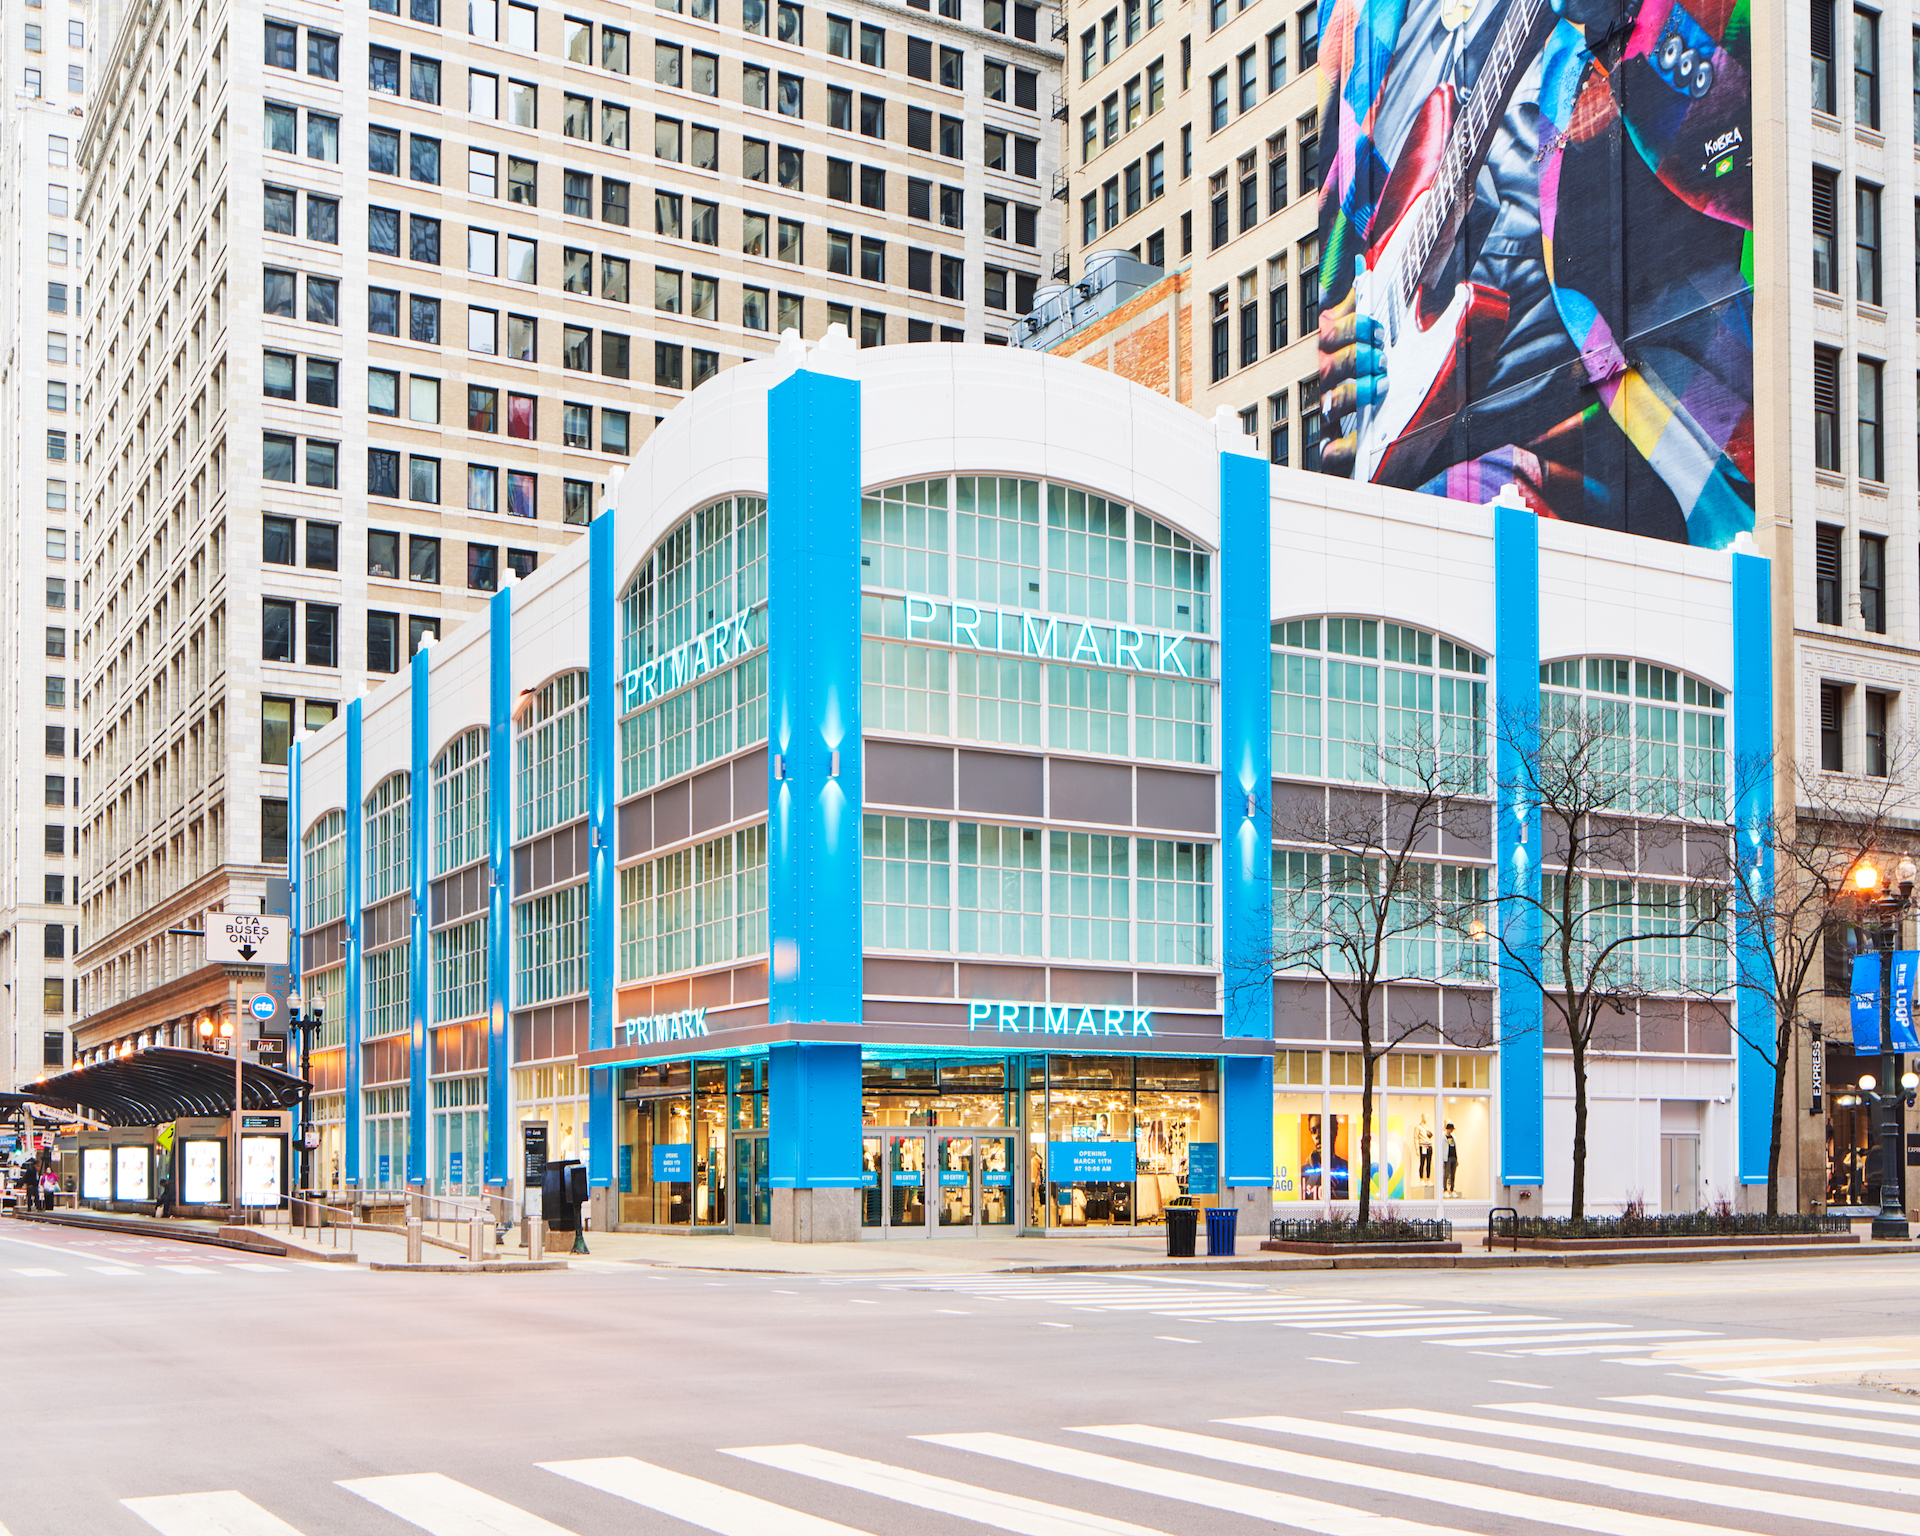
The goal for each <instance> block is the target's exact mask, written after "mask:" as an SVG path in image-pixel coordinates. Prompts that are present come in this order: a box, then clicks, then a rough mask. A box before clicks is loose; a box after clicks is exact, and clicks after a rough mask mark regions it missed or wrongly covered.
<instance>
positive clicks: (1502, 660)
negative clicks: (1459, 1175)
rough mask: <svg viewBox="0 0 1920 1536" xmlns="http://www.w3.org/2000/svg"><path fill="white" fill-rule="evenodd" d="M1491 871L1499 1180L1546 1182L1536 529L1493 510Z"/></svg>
mask: <svg viewBox="0 0 1920 1536" xmlns="http://www.w3.org/2000/svg"><path fill="white" fill-rule="evenodd" d="M1493 519H1494V520H1493V594H1494V595H1493V600H1494V614H1493V622H1494V658H1493V670H1494V686H1493V698H1494V709H1493V722H1492V724H1493V735H1494V785H1495V794H1496V796H1497V801H1496V805H1497V822H1498V833H1497V835H1496V837H1495V852H1496V855H1497V857H1498V859H1499V867H1498V868H1497V869H1496V870H1495V871H1494V875H1495V878H1496V880H1497V881H1498V883H1499V894H1500V895H1502V896H1505V897H1508V898H1518V899H1509V900H1507V901H1504V902H1502V903H1501V906H1500V908H1499V914H1500V915H1499V919H1498V921H1499V923H1500V945H1499V967H1500V977H1499V982H1500V1001H1499V1019H1500V1182H1501V1183H1503V1184H1542V1183H1545V1182H1546V1176H1547V1149H1546V1140H1547V1134H1546V1102H1545V1094H1546V1042H1545V1040H1544V1039H1543V1037H1542V1034H1541V1024H1542V1019H1541V1004H1540V988H1539V984H1538V982H1537V981H1536V979H1535V978H1537V977H1538V976H1539V975H1540V910H1539V908H1538V906H1537V905H1534V903H1536V902H1537V901H1538V900H1539V896H1540V808H1539V807H1538V806H1537V805H1536V804H1534V802H1533V799H1532V797H1531V796H1530V795H1529V794H1527V792H1526V789H1525V779H1526V775H1525V774H1524V773H1523V772H1522V769H1521V765H1522V764H1523V763H1524V762H1525V760H1526V756H1527V755H1528V754H1530V753H1531V752H1532V750H1533V746H1532V742H1533V738H1534V737H1535V735H1536V734H1537V732H1538V727H1539V720H1540V524H1539V522H1538V521H1537V520H1536V519H1535V517H1534V515H1533V514H1532V513H1531V512H1527V511H1523V510H1521V509H1518V508H1514V507H1495V508H1494V513H1493Z"/></svg>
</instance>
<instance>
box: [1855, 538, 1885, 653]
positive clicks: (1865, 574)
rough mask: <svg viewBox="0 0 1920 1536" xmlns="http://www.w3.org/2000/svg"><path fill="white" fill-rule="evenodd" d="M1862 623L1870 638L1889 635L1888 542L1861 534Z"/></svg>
mask: <svg viewBox="0 0 1920 1536" xmlns="http://www.w3.org/2000/svg"><path fill="white" fill-rule="evenodd" d="M1860 620H1861V622H1862V623H1863V624H1864V625H1865V626H1866V630H1867V633H1868V634H1870V635H1884V634H1885V633H1886V632H1887V541H1886V539H1885V538H1884V537H1883V536H1881V535H1879V534H1875V533H1863V534H1861V535H1860Z"/></svg>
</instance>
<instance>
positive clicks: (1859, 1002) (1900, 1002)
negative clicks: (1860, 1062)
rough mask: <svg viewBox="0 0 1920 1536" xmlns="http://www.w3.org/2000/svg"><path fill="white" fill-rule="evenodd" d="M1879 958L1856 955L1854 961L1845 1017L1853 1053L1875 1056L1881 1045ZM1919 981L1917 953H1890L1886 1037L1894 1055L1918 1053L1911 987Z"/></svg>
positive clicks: (1919, 962)
mask: <svg viewBox="0 0 1920 1536" xmlns="http://www.w3.org/2000/svg"><path fill="white" fill-rule="evenodd" d="M1880 975H1881V956H1879V955H1856V956H1854V960H1853V988H1852V994H1851V997H1850V998H1849V1005H1848V1010H1847V1011H1848V1016H1849V1018H1850V1019H1851V1021H1852V1024H1853V1053H1854V1055H1856V1056H1877V1055H1879V1054H1880V1051H1881V1049H1882V1046H1881V1041H1880ZM1916 980H1920V950H1911V949H1901V950H1895V951H1894V953H1893V993H1892V996H1893V1004H1892V1007H1891V1008H1890V1009H1889V1010H1888V1033H1889V1035H1890V1037H1891V1039H1892V1048H1893V1049H1894V1050H1896V1051H1916V1050H1920V1036H1916V1034H1915V1031H1914V984H1915V981H1916Z"/></svg>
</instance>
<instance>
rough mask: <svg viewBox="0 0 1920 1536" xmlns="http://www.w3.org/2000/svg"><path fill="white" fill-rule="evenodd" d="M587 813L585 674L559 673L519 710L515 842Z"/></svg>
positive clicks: (515, 764) (515, 760)
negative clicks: (516, 839) (517, 839)
mask: <svg viewBox="0 0 1920 1536" xmlns="http://www.w3.org/2000/svg"><path fill="white" fill-rule="evenodd" d="M586 809H587V674H586V673H585V672H563V673H561V674H560V676H558V677H556V678H554V679H553V681H552V682H550V683H548V684H547V685H546V686H545V687H544V688H542V689H541V690H540V691H539V692H538V693H537V694H535V695H534V696H533V700H532V702H531V703H530V704H528V705H527V706H526V707H525V708H524V709H523V710H522V712H521V716H520V722H519V739H518V740H517V741H516V742H515V743H514V816H513V835H514V836H515V838H527V837H532V836H534V835H535V834H536V833H539V832H545V831H546V830H547V829H548V828H549V827H557V826H559V825H560V824H561V823H563V822H568V821H572V820H573V819H574V817H576V816H580V815H584V814H585V812H586Z"/></svg>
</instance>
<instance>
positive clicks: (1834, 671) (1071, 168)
mask: <svg viewBox="0 0 1920 1536" xmlns="http://www.w3.org/2000/svg"><path fill="white" fill-rule="evenodd" d="M1317 15H1318V8H1317V7H1313V6H1309V7H1307V8H1305V9H1300V8H1298V7H1296V6H1295V5H1293V4H1292V3H1291V0H1253V3H1250V4H1242V3H1240V0H1188V3H1180V0H1082V3H1078V4H1074V5H1072V6H1071V7H1070V8H1069V10H1068V12H1067V14H1066V17H1065V27H1064V30H1065V33H1066V37H1067V41H1066V54H1067V56H1066V59H1065V61H1064V64H1063V69H1064V72H1065V78H1066V101H1065V120H1066V129H1067V134H1066V142H1065V145H1064V147H1063V155H1064V159H1065V163H1066V165H1067V172H1066V178H1065V185H1064V188H1063V191H1064V195H1065V200H1066V203H1067V208H1068V213H1067V223H1068V245H1069V247H1070V251H1071V257H1072V259H1071V263H1070V269H1071V270H1070V273H1069V275H1070V276H1071V278H1072V279H1073V280H1074V284H1075V286H1071V287H1065V288H1053V287H1049V288H1045V289H1043V290H1042V292H1041V295H1040V301H1039V304H1038V305H1037V307H1036V311H1035V313H1034V314H1033V315H1032V316H1031V317H1030V319H1029V320H1028V321H1027V322H1025V323H1023V325H1022V327H1021V329H1020V332H1019V336H1020V341H1021V344H1022V345H1027V346H1038V347H1044V348H1047V349H1049V350H1052V351H1054V352H1056V353H1058V354H1060V355H1064V356H1073V357H1079V358H1081V359H1083V360H1085V361H1087V362H1090V363H1093V364H1094V365H1096V366H1099V367H1104V368H1111V369H1113V370H1115V371H1116V372H1119V373H1122V374H1124V375H1125V376H1127V377H1129V378H1132V379H1135V380H1137V381H1139V382H1141V383H1144V384H1147V385H1148V386H1150V387H1152V388H1156V389H1160V390H1162V391H1164V392H1166V393H1167V394H1169V395H1171V396H1172V397H1173V398H1174V399H1177V400H1180V401H1182V402H1185V403H1187V404H1190V405H1192V406H1193V407H1194V408H1195V409H1196V410H1199V411H1201V412H1202V413H1204V414H1208V415H1212V414H1214V413H1215V411H1217V410H1218V409H1219V408H1221V407H1223V406H1224V407H1227V408H1230V409H1231V410H1232V411H1233V412H1234V413H1236V414H1237V415H1238V417H1239V419H1240V421H1241V424H1242V426H1243V428H1244V430H1246V431H1248V432H1249V433H1259V434H1260V435H1261V436H1262V438H1263V446H1264V447H1265V449H1266V451H1267V454H1268V457H1269V458H1270V459H1271V460H1272V462H1273V463H1275V464H1289V465H1292V466H1294V467H1296V468H1307V469H1313V468H1317V467H1318V448H1319V443H1320V440H1321V431H1320V412H1319V398H1320V385H1319V379H1318V374H1319V366H1320V363H1319V357H1318V352H1317V345H1316V340H1315V331H1316V328H1317V324H1318V317H1319V308H1320V300H1319V286H1318V282H1317V280H1316V277H1315V269H1316V266H1317V264H1318V261H1319V256H1320V247H1319V233H1320V232H1319V228H1318V216H1319V209H1318V206H1317V204H1318V199H1317V197H1316V196H1315V193H1316V185H1315V182H1316V177H1317V174H1318V165H1317V159H1318V155H1317V145H1318V135H1319V122H1318V118H1317V115H1316V114H1317V109H1318V107H1319V105H1320V103H1319V101H1318V93H1319V91H1320V88H1321V87H1320V82H1319V80H1318V78H1317V75H1316V68H1315V65H1316V54H1317V42H1318V25H1319V24H1318V21H1317ZM1751 26H1752V60H1753V75H1752V82H1751V90H1752V98H1751V105H1752V119H1751V132H1752V144H1751V152H1752V165H1753V177H1754V188H1753V190H1754V242H1753V260H1752V272H1753V280H1754V290H1755V291H1754V316H1755V321H1754V336H1753V346H1754V355H1753V367H1754V391H1755V401H1754V407H1755V409H1754V449H1753V460H1752V462H1753V484H1754V491H1755V499H1756V503H1757V518H1756V527H1755V541H1756V543H1757V546H1758V548H1759V551H1760V552H1761V553H1763V554H1765V555H1767V556H1769V557H1770V558H1771V559H1772V560H1773V562H1774V580H1775V589H1776V605H1775V612H1774V637H1775V650H1776V658H1775V685H1776V690H1777V693H1776V700H1775V723H1776V732H1777V752H1778V757H1779V764H1780V774H1779V781H1778V782H1779V793H1780V795H1781V796H1782V797H1791V796H1793V795H1795V793H1796V789H1797V786H1798V785H1799V784H1800V783H1802V782H1811V783H1813V784H1815V785H1820V786H1826V787H1827V788H1834V787H1841V788H1844V786H1846V785H1848V784H1854V785H1865V786H1866V787H1867V788H1868V790H1869V791H1870V792H1873V791H1874V789H1875V786H1874V785H1873V783H1872V782H1871V781H1873V780H1875V779H1877V778H1881V777H1884V776H1885V775H1887V774H1888V773H1889V772H1890V771H1891V772H1892V773H1893V774H1895V775H1896V776H1897V775H1899V774H1900V773H1901V772H1902V770H1903V768H1905V767H1906V765H1908V764H1910V763H1911V762H1912V761H1913V752H1912V749H1911V747H1912V743H1913V741H1914V739H1915V738H1914V736H1913V734H1912V733H1913V730H1914V722H1915V719H1916V716H1915V709H1916V707H1920V703H1917V701H1920V514H1917V513H1916V497H1917V496H1920V460H1917V459H1916V446H1915V445H1916V440H1917V432H1916V409H1917V408H1920V400H1917V399H1916V389H1915V381H1916V370H1920V346H1917V345H1916V317H1917V316H1920V307H1917V306H1920V245H1916V243H1915V242H1916V240H1917V239H1920V176H1917V175H1916V167H1917V165H1920V10H1916V8H1915V7H1913V6H1911V5H1904V6H1902V5H1890V6H1879V5H1870V4H1857V5H1850V4H1840V3H1838V0H1790V3H1776V0H1762V3H1759V4H1756V5H1755V6H1753V7H1752V10H1751ZM1903 45H1905V46H1903ZM1910 209H1911V210H1912V213H1913V218H1912V220H1911V221H1909V217H1908V212H1909V210H1910ZM1903 742H1904V743H1906V745H1905V746H1904V747H1903V746H1902V743H1903ZM1801 776H1804V778H1803V777H1801ZM1824 794H1825V790H1824V789H1822V790H1816V791H1814V792H1813V794H1812V795H1802V796H1801V797H1800V798H1801V799H1802V800H1803V801H1806V800H1808V799H1811V798H1813V796H1814V795H1824ZM1891 798H1892V801H1893V802H1894V804H1895V806H1896V813H1895V817H1894V820H1895V822H1896V824H1897V825H1898V826H1900V827H1904V828H1908V829H1911V835H1912V839H1913V842H1914V844H1915V846H1917V847H1920V785H1914V786H1911V787H1909V786H1907V785H1904V784H1898V783H1896V784H1895V785H1894V786H1893V789H1892V795H1891ZM1808 808H1809V807H1807V806H1805V805H1803V806H1802V809H1803V810H1804V809H1808ZM1897 835H1904V834H1897ZM1896 840H1897V838H1896ZM1909 939H1911V930H1909ZM1843 951H1844V944H1842V945H1836V947H1835V952H1834V958H1833V961H1832V963H1830V965H1829V966H1828V968H1827V973H1826V974H1824V975H1816V976H1815V977H1814V979H1813V985H1812V987H1811V989H1810V993H1809V995H1808V996H1807V997H1806V998H1805V999H1804V1000H1803V1014H1804V1016H1805V1017H1806V1018H1807V1019H1809V1020H1811V1019H1814V1018H1819V1019H1820V1020H1821V1023H1822V1025H1823V1028H1824V1032H1825V1036H1826V1041H1827V1046H1826V1048H1825V1052H1824V1060H1823V1062H1822V1067H1823V1069H1824V1071H1823V1076H1824V1078H1825V1080H1826V1084H1827V1087H1828V1091H1827V1093H1826V1094H1825V1095H1824V1097H1823V1098H1822V1100H1821V1101H1820V1103H1819V1106H1818V1108H1816V1107H1815V1102H1814V1098H1813V1091H1814V1090H1813V1075H1812V1066H1811V1062H1810V1060H1809V1059H1808V1058H1809V1056H1810V1037H1809V1032H1808V1031H1806V1030H1801V1031H1799V1032H1798V1034H1797V1046H1796V1051H1797V1055H1798V1057H1799V1059H1798V1060H1797V1062H1796V1067H1795V1071H1794V1074H1793V1077H1792V1080H1791V1081H1792V1087H1791V1091H1790V1092H1789V1095H1788V1103H1787V1106H1786V1116H1787V1124H1786V1131H1785V1138H1784V1146H1785V1148H1786V1149H1787V1150H1786V1151H1785V1152H1784V1153H1783V1157H1782V1165H1783V1166H1782V1170H1781V1172H1782V1178H1783V1185H1782V1188H1783V1201H1784V1202H1785V1203H1788V1204H1791V1203H1792V1202H1794V1201H1796V1200H1797V1201H1798V1203H1799V1204H1800V1206H1801V1208H1803V1209H1804V1208H1807V1207H1809V1206H1811V1205H1812V1204H1814V1203H1815V1202H1818V1201H1823V1200H1830V1201H1831V1202H1832V1203H1833V1204H1835V1205H1836V1206H1844V1205H1846V1204H1849V1203H1859V1202H1860V1200H1861V1199H1862V1197H1863V1185H1864V1180H1863V1177H1862V1175H1863V1174H1864V1167H1865V1148H1866V1143H1867V1139H1868V1130H1867V1122H1866V1118H1865V1117H1866V1114H1867V1111H1866V1109H1864V1108H1862V1107H1856V1106H1847V1105H1837V1104H1836V1103H1835V1096H1836V1094H1837V1093H1838V1092H1839V1091H1840V1090H1842V1089H1844V1088H1845V1087H1846V1086H1848V1085H1850V1084H1851V1083H1852V1082H1853V1081H1854V1080H1855V1075H1856V1074H1857V1072H1858V1071H1861V1070H1875V1071H1877V1070H1878V1068H1877V1064H1870V1063H1869V1062H1868V1060H1867V1059H1865V1058H1862V1059H1858V1060H1856V1058H1854V1056H1853V1055H1852V1052H1851V1047H1850V1045H1849V1044H1847V1021H1846V999H1845V993H1846V987H1847V980H1846V974H1845V970H1846V967H1845V961H1844V953H1843ZM1835 1042H1838V1043H1835ZM1909 1119H1911V1112H1910V1113H1909ZM1796 1148H1797V1150H1796ZM1865 1197H1866V1198H1868V1199H1869V1200H1870V1199H1871V1192H1865ZM1912 1203H1913V1199H1912V1191H1911V1190H1910V1191H1909V1204H1910V1205H1911V1204H1912Z"/></svg>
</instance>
